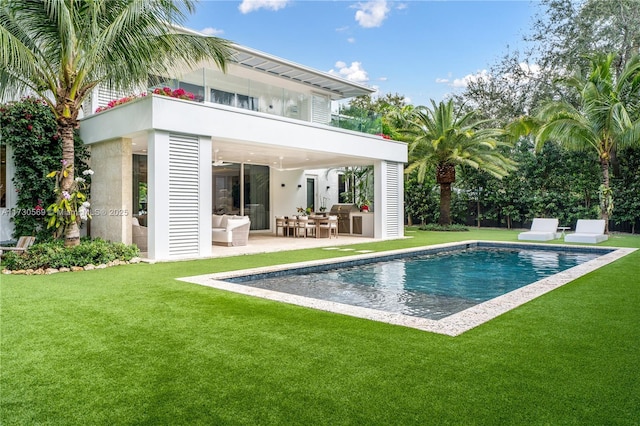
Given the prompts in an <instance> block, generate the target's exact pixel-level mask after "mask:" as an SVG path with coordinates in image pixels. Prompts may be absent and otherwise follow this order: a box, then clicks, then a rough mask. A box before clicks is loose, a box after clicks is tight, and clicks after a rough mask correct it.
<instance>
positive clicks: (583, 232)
mask: <svg viewBox="0 0 640 426" xmlns="http://www.w3.org/2000/svg"><path fill="white" fill-rule="evenodd" d="M604 225H605V223H604V220H603V219H578V222H577V223H576V232H574V233H573V234H567V236H565V237H564V241H565V242H566V243H591V244H596V243H600V242H602V241H606V240H608V239H609V236H608V235H606V234H605V233H604Z"/></svg>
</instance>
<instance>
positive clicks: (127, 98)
mask: <svg viewBox="0 0 640 426" xmlns="http://www.w3.org/2000/svg"><path fill="white" fill-rule="evenodd" d="M144 96H147V94H146V93H140V94H139V95H131V96H125V97H124V98H120V99H115V100H113V101H109V103H108V104H107V105H106V106H103V107H99V108H97V109H96V113H99V112H102V111H106V110H108V109H111V108H114V107H117V106H118V105H122V104H126V103H127V102H131V101H133V100H136V99H138V98H142V97H144Z"/></svg>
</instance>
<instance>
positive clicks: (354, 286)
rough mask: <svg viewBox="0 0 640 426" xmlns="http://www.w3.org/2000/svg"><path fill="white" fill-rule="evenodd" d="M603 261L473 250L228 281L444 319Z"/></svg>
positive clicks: (584, 256)
mask: <svg viewBox="0 0 640 426" xmlns="http://www.w3.org/2000/svg"><path fill="white" fill-rule="evenodd" d="M600 255H602V253H591V252H567V251H552V250H546V249H545V250H531V249H502V248H469V249H464V250H458V251H447V252H440V253H435V254H428V255H422V256H415V257H409V258H400V259H394V260H389V261H384V262H376V263H369V264H363V265H357V266H351V267H341V268H338V269H329V270H324V271H319V272H311V273H297V274H282V273H280V274H278V276H273V277H267V278H261V279H255V278H256V277H239V278H234V279H231V280H228V281H232V282H236V283H242V284H243V285H248V286H252V287H258V288H263V289H269V290H274V291H278V292H282V293H289V294H296V295H300V296H306V297H310V298H315V299H321V300H328V301H332V302H339V303H344V304H349V305H354V306H362V307H367V308H373V309H378V310H382V311H387V312H394V313H402V314H405V315H411V316H417V317H422V318H429V319H440V318H444V317H446V316H449V315H451V314H453V313H456V312H460V311H462V310H464V309H467V308H469V307H471V306H474V305H477V304H478V303H481V302H484V301H487V300H490V299H493V298H495V297H497V296H500V295H502V294H505V293H508V292H510V291H512V290H515V289H517V288H520V287H523V286H526V285H528V284H531V283H533V282H535V281H538V280H541V279H543V278H546V277H549V276H551V275H554V274H556V273H558V272H561V271H564V270H566V269H569V268H571V267H573V266H576V265H579V264H581V263H583V262H586V261H589V260H591V259H595V258H597V257H599V256H600Z"/></svg>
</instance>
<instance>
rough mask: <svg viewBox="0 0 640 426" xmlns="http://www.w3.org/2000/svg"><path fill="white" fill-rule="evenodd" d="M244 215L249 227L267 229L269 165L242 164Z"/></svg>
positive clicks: (268, 214) (268, 215)
mask: <svg viewBox="0 0 640 426" xmlns="http://www.w3.org/2000/svg"><path fill="white" fill-rule="evenodd" d="M244 215H245V216H249V217H250V218H251V229H269V226H270V224H269V217H270V216H271V214H270V208H269V167H268V166H257V165H254V164H245V165H244Z"/></svg>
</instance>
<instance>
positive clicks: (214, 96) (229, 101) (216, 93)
mask: <svg viewBox="0 0 640 426" xmlns="http://www.w3.org/2000/svg"><path fill="white" fill-rule="evenodd" d="M235 96H236V95H235V94H234V93H230V92H225V91H224V90H218V89H211V102H214V103H216V104H222V105H229V106H235Z"/></svg>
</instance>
